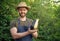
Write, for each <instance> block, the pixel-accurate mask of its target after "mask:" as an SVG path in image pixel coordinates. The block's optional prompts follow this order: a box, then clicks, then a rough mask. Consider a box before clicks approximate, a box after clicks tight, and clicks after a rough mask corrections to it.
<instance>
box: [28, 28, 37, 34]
mask: <svg viewBox="0 0 60 41" xmlns="http://www.w3.org/2000/svg"><path fill="white" fill-rule="evenodd" d="M28 32H29V33H31V34H32V33H35V32H37V30H36V29H33V30H31V29H30V28H29V29H28Z"/></svg>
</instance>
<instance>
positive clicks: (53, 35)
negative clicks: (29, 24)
mask: <svg viewBox="0 0 60 41" xmlns="http://www.w3.org/2000/svg"><path fill="white" fill-rule="evenodd" d="M21 1H25V2H26V3H27V4H28V5H30V6H31V9H30V10H29V12H28V14H27V17H28V18H31V19H33V20H34V19H36V18H39V19H40V21H39V26H38V34H39V37H38V38H37V39H34V38H33V41H60V0H0V41H14V40H13V39H12V37H11V35H10V31H9V30H10V25H9V24H10V21H11V20H12V19H15V18H17V17H18V16H19V14H18V12H17V10H16V9H15V8H16V6H17V5H18V4H19V3H20V2H21Z"/></svg>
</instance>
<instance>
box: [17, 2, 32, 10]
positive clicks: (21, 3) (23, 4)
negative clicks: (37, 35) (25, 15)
mask: <svg viewBox="0 0 60 41" xmlns="http://www.w3.org/2000/svg"><path fill="white" fill-rule="evenodd" d="M21 7H24V8H27V9H28V10H29V9H30V8H31V7H30V6H27V4H26V2H20V3H19V4H18V6H17V7H16V9H19V8H21Z"/></svg>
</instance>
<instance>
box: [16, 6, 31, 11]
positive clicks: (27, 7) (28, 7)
mask: <svg viewBox="0 0 60 41" xmlns="http://www.w3.org/2000/svg"><path fill="white" fill-rule="evenodd" d="M19 8H26V9H28V10H29V9H30V8H31V7H30V6H18V7H16V9H19Z"/></svg>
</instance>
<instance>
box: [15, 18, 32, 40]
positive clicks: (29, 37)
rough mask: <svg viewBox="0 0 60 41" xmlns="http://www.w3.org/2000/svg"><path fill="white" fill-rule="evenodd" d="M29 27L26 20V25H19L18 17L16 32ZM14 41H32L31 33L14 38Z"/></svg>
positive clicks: (24, 30) (21, 31) (23, 30)
mask: <svg viewBox="0 0 60 41" xmlns="http://www.w3.org/2000/svg"><path fill="white" fill-rule="evenodd" d="M29 27H30V24H29V22H28V26H21V25H20V20H19V19H18V26H17V33H23V32H26V31H27V30H28V28H29ZM15 41H32V34H29V35H27V36H25V37H22V38H19V39H15Z"/></svg>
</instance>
